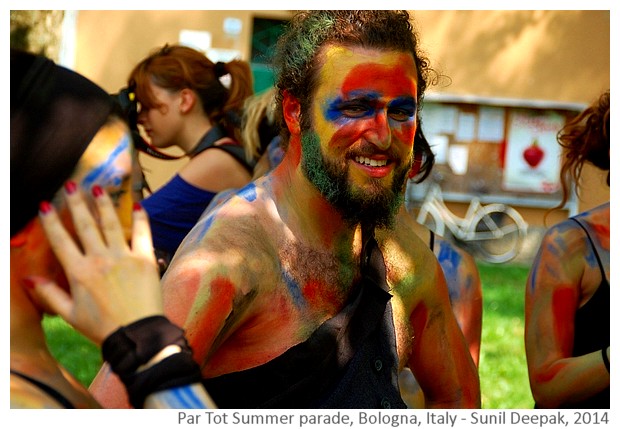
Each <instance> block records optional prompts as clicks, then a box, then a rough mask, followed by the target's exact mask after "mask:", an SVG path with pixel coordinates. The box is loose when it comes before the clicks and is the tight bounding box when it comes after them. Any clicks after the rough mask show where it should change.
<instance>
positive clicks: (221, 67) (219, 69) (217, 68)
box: [213, 61, 228, 78]
mask: <svg viewBox="0 0 620 429" xmlns="http://www.w3.org/2000/svg"><path fill="white" fill-rule="evenodd" d="M213 71H214V72H215V77H218V78H219V77H222V76H224V75H227V74H228V70H226V64H225V63H223V62H221V61H218V62H217V63H215V65H214V66H213Z"/></svg>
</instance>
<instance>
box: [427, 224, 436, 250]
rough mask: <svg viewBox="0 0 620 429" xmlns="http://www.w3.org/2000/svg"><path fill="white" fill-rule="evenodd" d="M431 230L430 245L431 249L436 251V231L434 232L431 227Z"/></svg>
mask: <svg viewBox="0 0 620 429" xmlns="http://www.w3.org/2000/svg"><path fill="white" fill-rule="evenodd" d="M429 231H430V233H431V238H430V240H429V243H428V247H430V248H431V251H432V252H434V251H435V232H433V230H432V229H429Z"/></svg>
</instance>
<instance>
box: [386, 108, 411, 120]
mask: <svg viewBox="0 0 620 429" xmlns="http://www.w3.org/2000/svg"><path fill="white" fill-rule="evenodd" d="M413 114H414V111H413V110H409V109H400V108H397V109H390V110H389V111H388V115H389V116H390V118H392V119H393V120H395V121H398V122H405V121H408V120H409V119H411V118H412V117H413Z"/></svg>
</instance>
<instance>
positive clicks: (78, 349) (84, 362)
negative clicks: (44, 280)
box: [43, 316, 102, 386]
mask: <svg viewBox="0 0 620 429" xmlns="http://www.w3.org/2000/svg"><path fill="white" fill-rule="evenodd" d="M43 328H44V330H45V334H46V338H47V343H48V346H49V349H50V351H51V353H52V355H53V356H54V357H55V358H56V359H57V360H58V361H60V362H61V363H62V364H63V366H64V367H65V368H66V369H67V370H69V372H70V373H71V374H73V375H74V376H75V377H76V378H77V379H78V380H79V381H80V382H81V383H82V384H83V385H85V386H88V385H89V384H90V382H91V381H92V380H93V378H94V377H95V375H96V374H97V372H98V371H99V368H100V367H101V364H102V359H101V352H100V351H99V348H98V347H97V346H96V345H95V344H94V343H93V342H92V341H90V340H89V339H87V338H86V337H84V336H83V335H82V334H80V333H79V332H77V331H75V330H74V329H73V328H72V327H71V326H70V325H69V324H67V323H66V322H65V321H64V320H62V319H61V318H60V317H58V316H55V317H50V316H45V318H44V319H43Z"/></svg>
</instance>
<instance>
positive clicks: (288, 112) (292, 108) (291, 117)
mask: <svg viewBox="0 0 620 429" xmlns="http://www.w3.org/2000/svg"><path fill="white" fill-rule="evenodd" d="M300 114H301V105H300V104H299V100H297V98H296V97H294V96H293V95H291V93H290V92H288V91H286V90H285V91H283V93H282V116H283V117H284V122H286V127H287V128H288V130H289V131H290V133H291V135H298V134H299V133H300V130H301V126H300V125H299V116H300Z"/></svg>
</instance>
